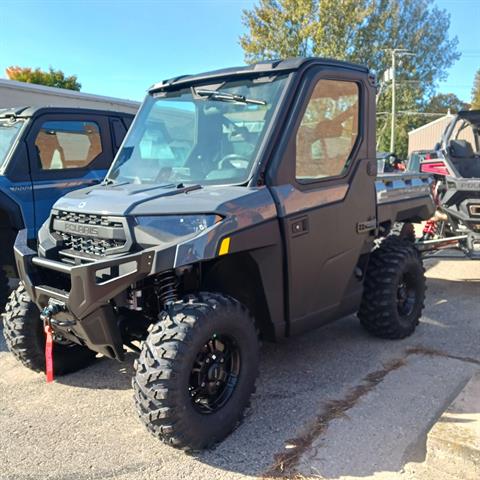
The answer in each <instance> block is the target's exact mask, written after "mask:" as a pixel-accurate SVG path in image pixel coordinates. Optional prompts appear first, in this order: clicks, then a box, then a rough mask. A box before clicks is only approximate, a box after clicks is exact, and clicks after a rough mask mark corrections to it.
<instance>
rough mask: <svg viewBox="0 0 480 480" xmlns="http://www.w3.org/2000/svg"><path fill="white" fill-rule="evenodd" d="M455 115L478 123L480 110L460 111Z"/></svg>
mask: <svg viewBox="0 0 480 480" xmlns="http://www.w3.org/2000/svg"><path fill="white" fill-rule="evenodd" d="M457 115H458V116H459V117H461V118H466V119H467V120H470V121H471V122H479V121H480V110H460V111H459V112H458V113H457Z"/></svg>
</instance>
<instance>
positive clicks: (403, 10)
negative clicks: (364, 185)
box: [240, 0, 459, 155]
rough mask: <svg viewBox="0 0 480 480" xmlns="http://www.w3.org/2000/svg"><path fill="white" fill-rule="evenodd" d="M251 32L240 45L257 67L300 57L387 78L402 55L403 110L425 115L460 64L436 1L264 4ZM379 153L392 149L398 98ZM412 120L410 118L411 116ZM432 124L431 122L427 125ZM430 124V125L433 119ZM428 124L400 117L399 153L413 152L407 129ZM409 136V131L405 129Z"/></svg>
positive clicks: (250, 20) (262, 0)
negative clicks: (342, 63)
mask: <svg viewBox="0 0 480 480" xmlns="http://www.w3.org/2000/svg"><path fill="white" fill-rule="evenodd" d="M243 23H244V25H245V27H246V29H247V32H246V33H245V34H244V35H242V36H241V37H240V45H241V46H242V48H243V50H244V52H245V60H246V61H247V62H249V63H251V62H255V61H259V60H265V59H271V58H285V57H292V56H323V57H333V58H337V59H341V60H347V61H352V62H356V63H361V64H364V65H368V66H369V67H370V68H371V69H372V70H373V71H374V72H376V73H377V75H378V76H379V78H380V77H381V75H382V74H383V72H385V71H386V70H387V68H389V67H390V65H391V50H392V49H395V48H403V49H407V50H409V51H411V52H413V53H414V55H413V56H403V57H398V69H397V89H398V90H397V108H398V110H399V111H411V110H412V109H413V111H421V110H422V108H423V107H424V104H425V100H424V99H425V98H427V97H429V96H431V95H433V94H434V92H435V86H436V83H437V82H438V81H440V80H443V79H445V78H446V76H447V70H448V68H449V67H450V66H451V65H452V64H453V62H454V61H455V60H456V59H458V58H459V53H458V51H457V43H458V41H457V39H456V38H450V37H449V34H448V30H449V26H450V17H449V15H448V13H447V12H446V11H445V10H443V9H439V8H437V7H436V6H435V5H432V2H431V1H430V0H258V4H257V5H256V6H254V7H253V8H252V9H251V10H244V11H243ZM378 109H379V111H380V112H381V114H380V115H379V117H378V127H379V132H383V133H381V134H380V135H379V148H381V149H386V148H388V142H389V128H388V127H386V125H385V123H390V117H389V115H388V112H389V111H390V109H391V92H390V90H389V89H388V88H386V89H384V90H383V94H382V95H381V96H380V98H379V105H378ZM404 117H405V118H404ZM424 120H425V119H424ZM424 120H423V123H425V121H424ZM418 123H420V124H421V123H422V119H421V118H414V117H411V118H410V117H407V116H402V115H399V118H398V119H397V130H398V135H397V142H396V151H397V153H399V154H401V155H402V154H406V149H407V145H406V141H405V140H406V138H407V130H406V129H409V128H415V127H416V126H418V125H417V124H418ZM402 130H405V131H402Z"/></svg>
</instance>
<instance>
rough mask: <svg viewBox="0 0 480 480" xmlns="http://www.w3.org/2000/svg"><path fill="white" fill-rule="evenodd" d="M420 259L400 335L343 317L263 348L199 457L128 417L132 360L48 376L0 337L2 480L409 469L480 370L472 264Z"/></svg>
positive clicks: (476, 280) (478, 275) (339, 474)
mask: <svg viewBox="0 0 480 480" xmlns="http://www.w3.org/2000/svg"><path fill="white" fill-rule="evenodd" d="M428 266H429V271H428V277H429V281H428V285H429V290H428V302H427V306H426V309H425V313H424V317H423V321H422V323H421V325H420V326H419V328H418V330H417V332H416V333H415V334H414V335H413V336H412V337H410V338H409V339H406V340H402V341H398V342H389V341H384V340H379V339H375V338H372V337H370V336H369V335H367V334H366V333H365V332H364V331H363V330H362V328H361V327H360V326H359V324H358V321H357V320H356V318H355V317H353V316H352V317H347V318H344V319H342V320H340V321H338V322H336V323H334V324H331V325H330V326H327V327H324V328H323V329H319V330H317V331H314V332H311V333H309V334H307V335H303V336H301V337H297V338H295V339H290V340H288V341H285V342H282V343H279V344H275V345H265V346H264V348H263V351H262V360H261V376H260V378H259V381H258V388H257V393H256V395H255V397H254V399H253V402H252V408H251V410H250V412H249V414H248V416H247V418H246V420H245V422H244V423H243V424H242V425H241V427H240V428H238V429H237V430H236V431H235V432H234V433H233V434H232V435H231V436H230V437H229V438H228V439H227V440H225V441H224V442H223V443H222V444H220V445H219V446H218V447H217V448H216V449H214V450H212V451H207V452H203V453H200V454H197V455H187V454H185V453H183V452H180V451H177V450H174V449H172V448H169V447H167V446H165V445H162V444H161V443H160V442H158V441H157V440H156V439H154V438H153V437H151V436H150V435H149V434H148V433H147V432H146V430H145V429H144V428H143V426H142V425H141V424H140V423H139V421H138V420H137V418H136V416H135V412H134V409H133V404H132V393H131V390H130V377H131V374H132V369H131V363H132V361H131V360H132V358H133V357H132V358H129V359H128V360H129V361H127V362H125V363H124V364H119V363H116V362H113V361H110V360H106V359H102V360H99V361H98V362H97V363H96V364H95V365H93V366H92V367H90V368H88V369H87V370H84V371H82V372H78V373H76V374H73V375H69V376H67V377H63V378H59V379H58V380H57V381H56V382H55V383H54V384H52V385H46V384H45V380H44V376H43V375H39V374H35V373H33V372H30V371H28V370H27V369H25V368H23V367H22V366H21V365H19V364H18V363H17V362H16V361H15V360H14V359H13V357H12V356H11V355H10V354H9V353H7V351H6V347H5V344H4V342H3V338H2V340H0V371H1V375H0V405H1V408H0V479H1V480H16V479H18V480H20V479H22V480H23V479H25V480H27V479H28V480H33V479H35V480H36V479H38V480H40V479H42V480H43V479H65V480H67V479H69V480H70V479H71V480H86V479H122V480H127V479H132V480H133V479H135V480H141V479H159V478H167V479H169V480H173V479H181V478H195V479H205V480H207V479H208V480H211V479H227V478H228V479H231V478H244V477H246V476H251V477H259V476H263V475H267V476H268V475H270V474H272V475H279V474H280V475H282V474H284V473H288V474H294V473H300V474H302V475H304V476H323V477H324V478H355V477H357V476H360V477H362V478H368V477H369V476H375V478H380V477H381V478H393V477H392V475H393V472H401V473H400V474H398V475H400V476H401V477H405V478H407V477H408V478H410V475H413V474H412V468H414V467H412V465H413V466H415V465H421V462H422V460H423V458H424V456H425V451H424V450H425V449H424V445H425V434H426V432H427V431H428V429H429V428H430V426H431V424H432V423H433V421H434V420H435V418H436V416H437V415H438V414H439V413H440V412H441V411H442V410H443V408H445V407H446V406H447V405H448V403H449V402H450V401H451V399H452V398H453V397H454V396H455V394H456V393H457V392H458V391H459V389H461V388H462V386H463V384H464V383H465V382H466V380H467V379H468V378H469V376H471V374H472V373H473V372H474V371H478V370H479V369H480V347H479V343H478V339H479V338H480V314H479V311H478V298H479V295H480V262H477V263H476V262H467V261H448V262H447V261H442V262H439V263H437V262H434V261H429V262H428ZM409 349H410V350H409ZM412 349H414V350H412ZM396 475H397V474H395V476H396ZM384 476H385V477H384ZM412 478H413V477H412Z"/></svg>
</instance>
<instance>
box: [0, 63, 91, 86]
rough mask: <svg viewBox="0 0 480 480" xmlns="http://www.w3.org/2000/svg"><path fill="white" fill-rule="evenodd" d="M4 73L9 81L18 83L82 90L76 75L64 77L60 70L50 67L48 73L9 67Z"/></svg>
mask: <svg viewBox="0 0 480 480" xmlns="http://www.w3.org/2000/svg"><path fill="white" fill-rule="evenodd" d="M5 73H6V74H7V77H8V78H9V79H10V80H17V81H18V82H26V83H36V84H38V85H47V86H48V87H57V88H66V89H68V90H76V91H79V90H80V88H82V85H81V83H79V82H78V80H77V76H76V75H69V76H66V75H65V74H64V73H63V72H62V71H61V70H55V69H54V68H52V67H49V69H48V71H43V70H40V68H35V69H33V68H30V67H18V66H11V67H8V68H7V69H6V70H5Z"/></svg>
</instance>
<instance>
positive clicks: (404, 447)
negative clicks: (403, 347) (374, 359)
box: [297, 355, 478, 480]
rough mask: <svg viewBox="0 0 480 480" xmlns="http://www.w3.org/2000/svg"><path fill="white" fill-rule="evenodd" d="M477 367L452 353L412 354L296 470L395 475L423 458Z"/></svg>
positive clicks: (332, 428) (321, 439)
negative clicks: (442, 418)
mask: <svg viewBox="0 0 480 480" xmlns="http://www.w3.org/2000/svg"><path fill="white" fill-rule="evenodd" d="M475 369H476V367H475V366H473V365H469V364H466V363H464V362H460V361H458V360H452V359H449V358H441V357H426V356H421V355H413V356H411V357H409V358H408V360H407V361H406V364H405V366H404V367H401V368H399V369H397V370H395V371H393V372H391V373H389V374H388V375H387V376H386V377H385V379H384V380H383V381H382V382H381V383H380V384H379V385H377V386H376V387H375V388H374V389H373V390H372V391H370V392H369V393H368V394H367V395H365V396H363V397H362V398H361V399H360V400H359V401H358V403H357V404H356V405H355V406H354V407H353V408H351V409H350V410H348V411H347V412H346V415H344V416H343V417H341V418H337V419H335V420H333V421H332V422H331V423H330V424H329V425H328V428H327V429H326V430H325V431H324V432H323V434H322V435H321V436H320V437H319V438H317V439H316V440H315V441H314V442H313V444H312V446H311V448H310V449H309V450H308V451H307V452H306V453H305V454H304V455H303V456H302V458H301V459H300V462H299V464H298V467H297V472H298V473H300V474H301V475H305V476H312V475H318V476H320V478H329V479H337V478H351V477H369V476H374V478H377V476H378V478H382V474H383V475H385V474H387V478H388V475H389V476H390V477H389V478H393V475H394V472H400V471H402V470H403V468H404V466H405V465H406V463H407V462H412V461H413V462H422V461H423V460H424V459H425V453H426V452H425V441H426V436H427V432H428V431H429V430H430V428H431V426H432V424H433V423H434V422H435V420H436V419H437V418H438V417H439V415H440V414H441V413H442V412H443V411H444V409H445V408H446V407H447V406H448V405H449V403H450V402H451V399H452V392H453V397H454V396H455V395H456V394H457V393H458V391H459V390H460V389H461V388H462V387H463V386H464V385H465V383H466V382H467V381H468V379H469V378H470V377H471V375H472V374H473V373H474V371H475ZM445 478H448V475H445ZM476 480H478V477H477V479H476Z"/></svg>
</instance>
